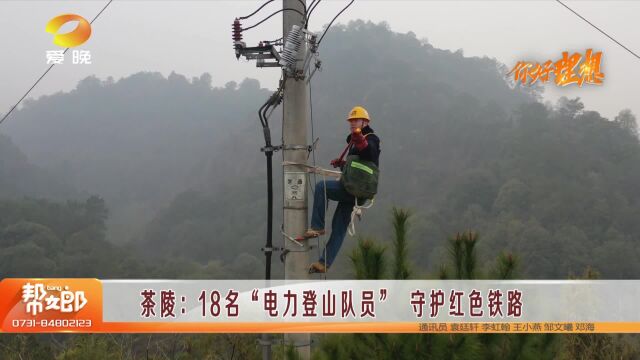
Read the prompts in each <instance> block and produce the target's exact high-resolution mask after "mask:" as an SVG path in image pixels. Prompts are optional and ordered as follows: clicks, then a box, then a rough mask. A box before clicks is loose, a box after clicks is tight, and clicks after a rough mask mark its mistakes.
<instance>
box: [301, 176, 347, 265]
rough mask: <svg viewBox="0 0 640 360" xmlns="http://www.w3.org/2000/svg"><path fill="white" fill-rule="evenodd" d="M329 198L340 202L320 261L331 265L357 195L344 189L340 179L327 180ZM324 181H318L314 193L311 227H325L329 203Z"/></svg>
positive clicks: (338, 249) (344, 233)
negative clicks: (326, 200)
mask: <svg viewBox="0 0 640 360" xmlns="http://www.w3.org/2000/svg"><path fill="white" fill-rule="evenodd" d="M326 183H327V199H328V200H334V201H337V202H338V206H337V207H336V212H335V213H334V214H333V220H332V221H331V236H330V237H329V242H327V244H326V254H325V251H323V252H322V256H321V257H320V260H319V261H320V262H321V263H323V264H324V263H325V259H326V261H327V262H326V266H327V267H329V266H331V264H332V263H333V260H335V258H336V256H337V255H338V251H340V247H341V246H342V241H343V240H344V237H345V235H346V234H347V227H349V222H350V221H351V211H352V210H353V205H354V204H355V197H354V196H353V195H351V194H349V193H348V192H347V190H345V189H344V187H343V186H342V184H341V183H340V181H338V180H327V182H326ZM324 184H325V183H324V181H318V183H317V184H316V188H315V192H314V194H313V213H312V214H311V228H312V229H315V230H321V229H324V216H325V212H326V210H327V207H328V204H325V201H324V200H325V185H324Z"/></svg>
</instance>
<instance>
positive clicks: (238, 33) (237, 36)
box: [231, 19, 242, 45]
mask: <svg viewBox="0 0 640 360" xmlns="http://www.w3.org/2000/svg"><path fill="white" fill-rule="evenodd" d="M231 29H232V33H231V38H232V39H233V44H234V45H235V44H236V42H238V41H242V24H240V20H238V19H235V21H234V22H233V25H231Z"/></svg>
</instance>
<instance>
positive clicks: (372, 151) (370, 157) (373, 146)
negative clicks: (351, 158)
mask: <svg viewBox="0 0 640 360" xmlns="http://www.w3.org/2000/svg"><path fill="white" fill-rule="evenodd" d="M367 134H371V135H369V136H367ZM362 135H365V136H367V137H366V139H367V143H368V144H369V145H367V147H366V148H364V149H362V151H358V149H356V147H355V146H354V145H352V146H351V149H349V155H360V159H362V160H367V161H373V163H374V164H376V165H377V166H378V167H380V164H379V163H378V160H379V158H380V138H378V136H377V135H376V134H374V133H373V129H372V128H371V127H370V126H369V125H367V126H365V127H363V128H362ZM350 142H351V134H349V136H347V143H350Z"/></svg>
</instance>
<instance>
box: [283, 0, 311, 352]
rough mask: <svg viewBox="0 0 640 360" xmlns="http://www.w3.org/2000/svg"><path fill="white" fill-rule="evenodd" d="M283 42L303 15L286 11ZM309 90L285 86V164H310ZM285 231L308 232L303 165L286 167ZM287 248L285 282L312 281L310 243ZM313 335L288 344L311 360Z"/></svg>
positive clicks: (294, 1) (296, 2)
mask: <svg viewBox="0 0 640 360" xmlns="http://www.w3.org/2000/svg"><path fill="white" fill-rule="evenodd" d="M304 3H306V1H305V0H302V1H300V0H283V8H293V9H296V10H298V11H300V12H301V13H304V6H303V4H304ZM282 20H283V24H282V25H283V26H282V32H283V39H286V38H287V34H288V33H289V31H290V30H291V27H292V26H293V25H298V26H300V27H303V25H302V24H303V21H304V19H303V16H302V15H300V14H298V13H297V12H295V11H284V12H283V16H282ZM306 53H307V45H306V44H305V42H304V41H303V42H302V45H301V46H300V50H299V51H298V56H297V59H300V60H299V61H298V69H301V68H302V63H303V61H304V58H305V55H306ZM308 111H309V87H308V84H307V83H306V82H305V80H304V79H301V80H297V79H294V78H292V77H288V78H287V80H286V83H285V85H284V102H283V111H282V114H283V119H282V124H283V125H282V144H283V145H284V148H283V150H282V154H283V155H282V156H283V160H284V161H291V162H295V163H300V164H306V163H307V155H308V152H307V144H308V143H307V124H308V122H309V112H308ZM283 168H284V176H283V179H284V182H285V183H284V187H285V191H284V195H283V196H284V202H283V204H284V209H283V210H284V219H283V220H284V232H285V233H286V234H289V235H292V236H293V237H296V236H300V235H302V234H303V233H304V232H305V230H306V229H307V211H308V209H307V204H308V192H307V189H308V187H309V185H308V184H307V176H306V173H305V169H304V168H303V167H301V166H290V165H288V166H284V167H283ZM285 243H286V245H285V247H286V248H287V249H288V250H290V252H289V253H288V254H287V257H286V261H285V269H284V271H285V279H287V280H288V279H292V280H293V279H295V280H305V279H309V273H308V266H309V252H308V250H309V247H308V245H307V243H308V241H304V242H302V243H303V246H302V247H301V246H299V245H297V244H295V243H294V242H292V241H290V240H288V239H285ZM310 342H311V336H310V335H309V334H287V335H285V345H288V344H290V343H293V345H294V346H295V347H296V349H297V351H298V354H299V355H300V356H301V357H302V359H309V358H310V357H311V344H310Z"/></svg>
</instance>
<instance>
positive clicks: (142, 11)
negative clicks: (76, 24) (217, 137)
mask: <svg viewBox="0 0 640 360" xmlns="http://www.w3.org/2000/svg"><path fill="white" fill-rule="evenodd" d="M308 2H309V1H308ZM106 3H107V1H5V0H0V32H1V33H2V36H1V37H0V39H1V41H2V48H3V49H4V52H3V54H2V55H1V56H0V84H1V85H2V86H1V88H0V89H1V90H0V113H4V112H6V111H8V109H9V108H10V107H11V106H12V105H13V104H14V103H15V101H16V100H17V99H18V98H19V97H20V96H21V95H22V94H23V93H24V92H25V91H26V90H27V89H28V88H29V87H30V86H31V85H32V84H33V82H34V81H35V80H36V79H37V78H38V77H39V76H40V75H41V74H42V72H43V71H44V70H45V69H46V68H47V65H46V58H45V53H46V50H54V49H57V46H56V45H54V44H53V43H52V36H51V35H50V34H48V33H46V32H45V31H44V27H45V24H46V23H47V21H48V20H49V19H51V18H52V17H54V16H57V15H59V14H61V13H69V12H70V13H77V14H79V15H82V16H84V17H85V18H87V19H88V20H91V19H92V18H93V17H94V16H95V15H96V14H97V13H98V11H99V10H100V9H102V7H103V6H104V5H105V4H106ZM262 3H263V1H204V0H203V1H130V0H115V1H114V2H113V3H112V4H111V5H110V6H109V8H108V9H107V10H106V11H105V12H104V13H103V14H102V15H101V17H100V18H99V19H98V20H97V21H96V22H95V23H94V24H93V34H92V37H91V38H90V39H89V41H88V42H87V43H85V44H84V45H82V46H81V47H80V49H87V50H90V51H91V54H92V58H93V59H92V61H93V64H91V65H74V64H71V61H70V60H71V57H70V55H71V54H70V53H67V60H66V63H65V64H63V65H61V66H55V67H54V68H53V69H52V71H51V72H49V74H48V75H47V76H46V77H45V79H44V80H43V81H42V82H41V83H40V84H39V85H38V87H37V88H36V89H35V90H34V91H33V92H32V94H31V96H32V97H38V96H40V95H43V94H51V93H55V92H58V91H61V90H62V91H68V90H70V89H72V88H74V87H75V86H76V83H77V82H78V80H80V79H82V78H84V77H86V76H88V75H91V74H95V75H97V76H98V77H99V78H102V79H104V78H106V77H107V76H113V77H114V78H115V79H116V80H117V79H118V78H120V77H123V76H127V75H130V74H132V73H135V72H138V71H143V70H144V71H159V72H162V73H163V74H165V75H168V74H169V73H170V72H171V71H176V72H177V73H180V74H184V75H186V76H188V77H191V76H199V75H201V74H202V73H204V72H209V73H210V74H211V75H212V76H213V84H214V86H222V85H224V84H225V83H226V82H228V81H232V80H233V81H241V80H242V79H243V78H245V77H251V78H256V79H259V80H260V83H261V85H262V86H263V87H268V88H274V87H275V86H276V84H277V79H278V78H279V75H280V73H279V71H278V70H276V69H273V68H265V69H258V68H256V67H255V63H253V62H246V61H243V60H240V61H236V59H235V56H234V53H233V49H232V41H231V30H230V28H231V23H232V21H233V19H234V18H235V17H238V16H243V15H246V14H248V13H251V12H252V11H253V10H255V9H256V8H257V7H258V6H259V5H261V4H262ZM347 3H348V1H346V0H345V1H337V0H335V1H332V0H323V1H322V2H321V3H320V5H319V6H318V8H317V9H316V10H315V11H314V13H313V16H312V19H311V25H310V29H311V30H315V31H317V30H320V29H321V28H322V26H323V25H324V24H326V23H328V22H329V21H330V20H331V18H332V17H333V16H334V15H335V14H336V13H337V12H338V11H339V10H340V9H341V8H342V7H343V6H344V5H345V4H347ZM567 4H568V5H569V6H571V7H572V8H574V9H575V10H576V11H578V12H579V13H581V14H582V15H583V16H584V17H586V18H587V19H589V20H590V21H592V22H593V23H594V24H596V25H597V26H599V27H601V28H602V29H604V30H605V31H606V32H608V33H609V34H610V35H612V36H613V37H614V38H616V39H617V40H618V41H620V42H621V43H623V44H624V45H626V46H627V47H629V48H630V49H632V50H633V51H635V52H636V53H640V28H639V25H638V24H639V23H638V16H639V15H640V2H639V1H569V2H567ZM280 7H281V2H279V1H276V2H274V3H272V4H269V5H267V7H265V9H263V10H262V11H261V12H260V13H259V14H258V15H256V16H254V17H252V18H250V19H248V20H245V21H244V23H243V24H245V25H250V24H254V23H255V22H257V21H259V20H261V19H262V18H263V17H264V16H266V15H268V14H270V13H271V12H272V11H275V10H277V9H279V8H280ZM354 19H364V20H371V21H373V22H380V21H386V22H387V23H388V24H389V25H390V27H391V29H392V30H393V31H397V32H401V33H406V32H409V31H412V32H414V33H415V34H416V36H417V37H418V38H426V39H428V41H429V42H430V43H431V44H433V45H434V46H435V47H437V48H442V49H450V50H452V51H455V50H457V49H463V50H464V54H465V56H488V57H491V58H493V57H495V58H496V59H498V60H499V61H501V62H503V63H505V64H506V65H507V66H508V67H509V68H512V67H513V66H514V65H515V64H516V62H517V61H518V60H531V61H539V62H544V61H546V60H554V61H555V60H557V59H558V58H560V57H561V53H562V51H570V52H571V53H573V52H580V53H584V51H585V49H587V48H593V49H594V50H596V51H603V54H604V55H603V60H602V61H603V63H602V69H601V70H602V71H603V72H604V73H605V79H604V84H603V85H602V86H593V85H586V86H583V87H582V88H578V87H577V86H567V87H565V88H558V87H556V86H555V84H553V83H550V84H547V85H546V95H545V97H546V99H548V100H551V101H554V102H555V100H556V99H557V98H558V97H559V96H562V95H565V96H569V97H575V96H580V97H581V98H582V99H583V101H584V102H585V105H586V108H587V109H593V110H597V111H599V112H600V113H601V114H602V115H603V116H605V117H609V118H610V119H612V118H613V117H614V116H615V115H616V114H617V113H618V111H619V110H621V109H623V108H631V109H632V110H633V112H634V113H635V114H636V115H640V96H639V92H638V87H637V85H638V83H639V82H640V59H637V58H635V57H634V56H633V55H631V54H629V53H628V52H627V51H625V50H624V49H622V48H621V47H620V46H618V45H617V44H615V43H613V42H612V41H611V40H609V39H608V38H606V37H605V36H604V35H602V34H601V33H599V32H598V31H597V30H595V29H593V28H592V27H591V26H589V25H588V24H586V23H585V22H583V21H582V20H580V19H579V18H577V17H576V16H575V15H573V14H572V13H571V12H569V11H568V10H567V9H565V8H564V7H562V6H561V5H560V4H558V3H557V2H555V1H517V2H516V1H513V2H508V1H447V2H443V1H367V0H359V1H356V2H355V3H354V4H353V5H352V6H351V7H350V8H349V9H348V10H347V11H346V12H345V13H343V14H342V15H341V17H340V18H339V20H338V22H339V23H346V22H348V21H349V20H354ZM69 30H70V29H69ZM281 32H282V20H281V16H274V17H273V18H271V19H270V20H268V21H267V22H265V23H263V25H261V26H259V27H258V28H255V29H253V30H250V31H248V32H246V33H245V41H246V42H247V44H248V45H253V44H256V43H257V41H258V40H272V39H275V38H278V37H280V36H281ZM323 46H325V47H328V46H331V43H330V42H326V43H323ZM321 53H322V49H321ZM320 56H321V57H322V54H320ZM353 56H358V49H353ZM362 61H363V62H364V61H367V59H366V58H363V59H362ZM317 76H318V75H317ZM319 76H322V75H321V74H320V75H319ZM8 121H11V118H9V119H8Z"/></svg>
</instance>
